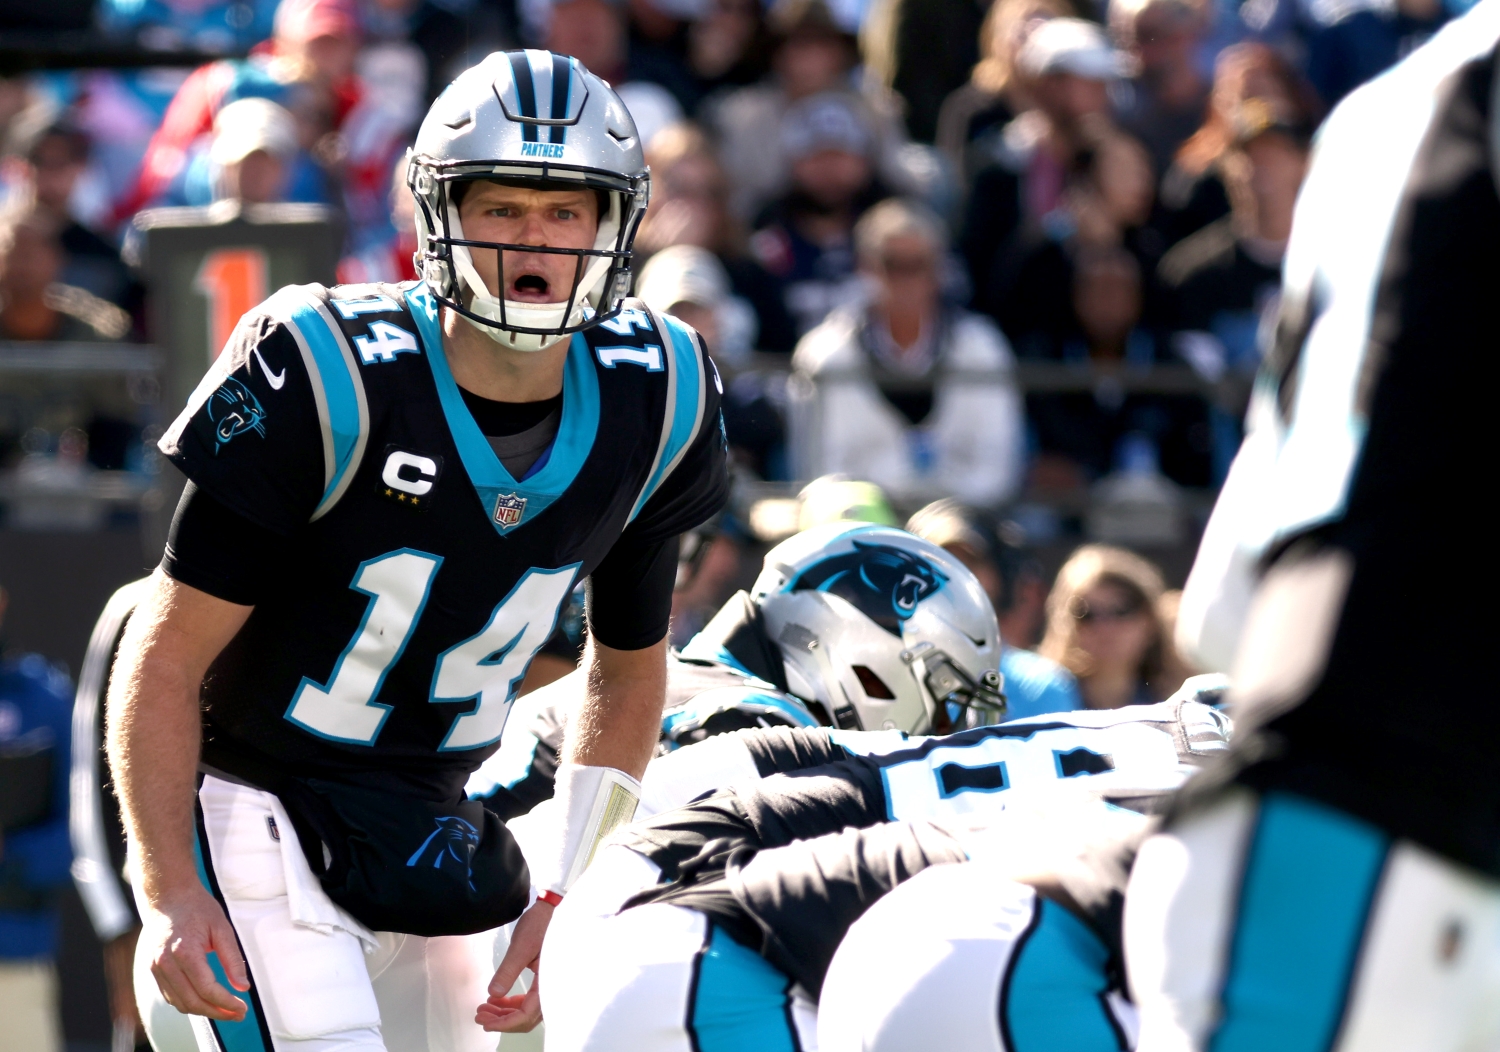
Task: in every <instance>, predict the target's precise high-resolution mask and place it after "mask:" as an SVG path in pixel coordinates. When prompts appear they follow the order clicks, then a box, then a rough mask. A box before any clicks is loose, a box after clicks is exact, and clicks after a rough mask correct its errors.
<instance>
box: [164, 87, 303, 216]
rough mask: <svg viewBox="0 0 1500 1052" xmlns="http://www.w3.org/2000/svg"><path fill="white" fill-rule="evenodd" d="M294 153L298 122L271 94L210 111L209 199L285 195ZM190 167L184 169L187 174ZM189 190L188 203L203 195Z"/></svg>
mask: <svg viewBox="0 0 1500 1052" xmlns="http://www.w3.org/2000/svg"><path fill="white" fill-rule="evenodd" d="M296 157H297V122H296V120H295V119H294V118H293V117H292V115H291V114H290V113H288V112H287V111H286V110H285V109H283V108H282V107H280V106H278V105H276V103H274V102H272V101H271V100H270V99H255V98H251V99H240V100H239V101H238V102H231V103H230V104H229V105H228V106H225V107H224V108H223V109H222V110H220V111H219V112H218V113H217V114H215V116H214V133H213V140H212V142H211V143H210V145H209V148H208V150H207V152H206V154H205V160H206V162H207V171H206V173H205V174H206V180H205V181H206V182H207V183H208V184H209V185H208V191H209V200H212V201H239V202H241V203H243V204H257V205H260V204H272V203H275V202H277V201H283V200H285V199H286V190H287V182H288V179H289V177H290V175H291V167H292V165H293V164H294V163H295V161H296ZM192 171H193V169H191V168H190V169H189V173H190V174H191V173H192ZM199 196H200V195H199V194H192V195H190V196H189V199H188V201H187V202H186V203H187V204H207V203H208V201H205V200H201V199H194V198H195V197H199Z"/></svg>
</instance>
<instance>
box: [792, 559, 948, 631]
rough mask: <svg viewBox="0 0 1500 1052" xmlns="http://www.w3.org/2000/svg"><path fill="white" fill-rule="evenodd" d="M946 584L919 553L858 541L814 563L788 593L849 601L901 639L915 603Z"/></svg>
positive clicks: (915, 606) (804, 571)
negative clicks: (848, 549) (827, 595)
mask: <svg viewBox="0 0 1500 1052" xmlns="http://www.w3.org/2000/svg"><path fill="white" fill-rule="evenodd" d="M947 583H948V577H947V575H946V574H944V573H943V572H942V571H941V570H939V569H938V568H937V567H935V566H933V565H932V564H931V563H930V562H928V561H927V560H926V559H923V558H922V557H921V556H919V555H913V554H912V553H911V552H908V551H904V550H903V549H901V548H897V547H895V546H893V545H889V544H873V543H870V542H867V541H855V542H854V551H852V552H847V553H845V554H843V555H833V556H829V557H828V558H827V559H824V560H822V561H821V562H817V563H814V564H813V565H812V566H809V567H808V568H807V569H806V570H803V571H802V573H800V574H799V575H797V578H796V579H795V580H793V581H792V583H791V585H790V586H789V589H788V590H789V591H793V592H800V591H803V590H804V589H813V590H815V591H819V592H828V593H830V594H832V595H836V596H838V597H839V598H841V599H847V600H848V601H849V602H851V603H853V604H854V606H855V607H856V608H857V609H859V610H860V612H862V613H863V614H865V615H866V616H867V617H869V618H870V620H872V621H874V622H875V623H876V624H877V625H879V626H880V627H881V628H883V629H885V630H886V631H887V632H890V633H892V634H894V635H898V636H899V635H900V634H901V624H902V622H904V621H905V620H906V619H907V618H909V617H911V615H912V614H914V613H916V611H917V604H918V603H920V602H921V601H922V600H923V599H926V598H927V597H928V596H929V595H932V594H934V593H935V592H937V591H938V589H940V588H942V587H943V585H945V584H947Z"/></svg>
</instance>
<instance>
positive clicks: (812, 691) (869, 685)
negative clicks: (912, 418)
mask: <svg viewBox="0 0 1500 1052" xmlns="http://www.w3.org/2000/svg"><path fill="white" fill-rule="evenodd" d="M999 651H1000V646H999V637H998V628H997V626H996V623H995V612H994V609H993V608H992V607H991V606H990V601H989V599H988V597H987V596H986V595H985V593H984V590H983V589H982V588H981V587H980V585H979V582H978V581H977V580H976V579H975V577H974V575H973V574H972V573H970V572H969V570H968V569H967V568H966V567H965V566H964V565H963V564H962V563H961V562H959V561H958V560H957V559H956V558H954V557H953V556H952V555H950V554H949V553H948V552H946V551H944V550H943V549H942V548H940V547H938V546H937V545H936V544H933V543H931V542H929V541H925V540H921V539H920V538H917V537H913V536H912V535H911V534H909V533H906V532H905V531H903V530H899V529H895V528H893V527H889V526H873V525H870V524H867V523H852V522H836V523H829V524H827V525H824V526H818V527H814V528H813V529H810V530H806V531H804V532H802V533H799V534H797V535H796V536H795V537H792V538H790V539H789V540H786V541H783V542H782V543H781V544H778V545H777V546H776V547H775V548H772V549H771V551H770V552H768V553H767V554H766V557H765V563H764V568H763V569H762V570H761V573H760V576H759V577H758V578H757V579H756V581H755V584H754V585H753V586H752V588H751V589H750V592H749V594H746V593H745V592H737V593H736V594H735V595H734V596H732V597H731V598H730V600H729V601H728V602H727V603H725V604H724V606H723V608H722V609H721V610H720V611H719V612H718V613H717V614H716V615H715V616H714V618H713V620H712V621H710V622H709V623H708V624H707V625H706V626H705V627H704V629H703V631H701V632H700V633H698V634H697V635H696V636H694V637H693V638H692V639H691V640H690V641H689V642H688V644H687V646H685V647H684V648H683V649H682V650H681V652H673V653H670V654H669V655H668V659H667V708H666V712H665V713H664V714H663V716H662V728H661V742H660V744H659V746H658V749H659V751H660V752H670V751H672V750H675V749H678V748H679V747H680V746H683V745H688V744H691V743H693V742H698V741H702V740H703V739H705V738H707V737H710V736H712V735H719V734H723V733H725V732H727V731H733V730H738V729H740V728H742V727H756V726H761V727H768V726H786V727H820V726H823V727H833V726H837V727H838V728H840V729H846V730H854V731H858V730H861V729H866V728H868V729H871V730H882V729H884V730H886V731H887V734H886V737H890V736H891V735H890V732H894V740H895V741H897V742H900V741H903V740H905V732H907V731H910V732H913V733H918V734H929V733H945V732H947V731H951V730H953V729H955V728H956V727H964V726H975V725H979V724H985V723H995V722H998V721H999V719H1000V718H1001V717H1002V716H1003V714H1004V711H1005V708H1004V705H1005V702H1004V696H1003V694H1002V693H1001V691H1000V675H999V672H998V670H997V667H996V662H997V659H998V654H999ZM583 686H584V679H583V675H582V673H576V674H573V675H570V676H568V677H566V678H565V679H564V680H561V681H559V682H556V683H553V684H549V685H548V686H547V687H545V688H543V689H542V690H539V691H536V692H534V693H532V694H530V695H528V696H527V697H526V698H524V699H522V700H521V701H519V702H518V703H517V706H516V710H515V711H514V712H513V713H512V715H511V721H512V726H515V727H516V728H517V730H518V731H519V730H520V729H521V728H522V727H528V728H529V729H530V731H531V733H530V734H529V735H528V734H520V733H516V734H513V735H511V736H508V737H507V738H506V739H505V741H504V742H503V743H502V744H501V746H500V750H499V752H497V753H496V754H495V755H494V756H493V757H491V758H490V759H489V760H486V761H485V763H484V765H483V766H482V767H481V768H480V769H479V770H478V771H476V772H475V773H474V775H473V777H471V778H470V779H469V785H468V794H469V796H470V797H474V798H480V799H484V800H485V801H486V802H487V804H488V806H489V807H490V808H491V809H492V810H495V811H496V812H497V813H499V814H500V815H501V816H502V817H506V818H509V817H512V816H515V815H519V814H523V813H525V812H526V811H528V810H530V808H531V807H532V806H534V805H535V804H536V803H537V802H538V801H540V800H544V799H546V798H547V797H548V796H550V795H551V783H552V777H553V775H552V772H553V769H554V767H555V766H556V758H557V755H558V751H559V749H561V747H562V743H563V738H564V723H565V719H566V716H567V714H568V712H569V711H571V710H574V709H576V707H577V700H578V698H579V697H581V695H582V691H583ZM693 756H694V757H695V758H696V760H697V763H698V764H699V765H701V766H703V768H704V771H705V773H706V774H709V775H710V776H712V775H713V774H714V772H716V771H718V770H719V769H720V768H722V767H723V765H725V764H728V765H730V766H731V767H732V768H733V769H735V770H739V771H745V770H748V769H750V767H749V766H748V765H749V763H750V760H749V757H748V755H747V754H745V753H744V751H743V750H742V749H736V748H734V747H732V746H731V747H730V748H729V751H728V752H727V753H724V754H718V753H715V754H710V753H706V752H702V751H700V752H697V753H694V754H693ZM673 769H674V770H675V769H676V768H675V767H674V768H673ZM715 784H725V783H722V782H718V783H715ZM642 807H643V808H645V809H646V810H645V812H644V813H654V812H655V811H656V810H659V809H660V805H659V804H654V803H652V802H651V801H649V800H645V799H643V801H642Z"/></svg>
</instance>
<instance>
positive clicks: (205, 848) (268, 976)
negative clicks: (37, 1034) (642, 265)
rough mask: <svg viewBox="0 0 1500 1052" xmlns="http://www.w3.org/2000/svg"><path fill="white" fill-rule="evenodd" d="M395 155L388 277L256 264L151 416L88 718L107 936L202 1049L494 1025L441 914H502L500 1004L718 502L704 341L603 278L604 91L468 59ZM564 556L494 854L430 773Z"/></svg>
mask: <svg viewBox="0 0 1500 1052" xmlns="http://www.w3.org/2000/svg"><path fill="white" fill-rule="evenodd" d="M408 171H409V176H408V178H409V183H410V185H411V187H412V191H413V193H414V195H415V197H416V201H417V235H418V241H419V253H420V258H419V259H418V261H417V262H418V266H419V270H420V272H421V273H422V275H423V280H422V281H419V282H416V283H411V284H407V285H402V286H393V285H363V286H346V287H340V288H335V289H325V288H322V287H320V286H300V287H291V288H287V289H283V290H282V291H281V292H279V293H278V294H277V295H275V296H273V297H272V298H271V299H270V300H268V301H267V302H266V303H265V304H263V305H262V306H261V307H260V308H258V309H257V310H256V311H254V312H252V313H251V314H249V315H247V316H246V317H245V318H244V319H243V320H242V321H241V323H240V325H239V327H238V329H237V330H236V332H235V335H234V337H233V338H232V339H231V341H230V344H229V345H228V346H227V347H226V348H225V350H224V352H223V353H222V354H221V355H220V357H219V359H218V361H217V362H216V363H215V365H214V366H213V368H212V369H211V370H210V372H209V374H208V375H207V376H206V377H205V379H204V381H203V382H202V383H201V384H200V385H199V388H198V390H197V391H196V392H195V393H194V396H193V398H192V399H191V401H190V403H189V405H188V408H187V410H186V411H184V413H183V414H182V416H181V417H180V418H179V419H178V420H177V422H176V423H175V424H174V425H173V426H172V428H171V429H170V430H169V431H168V433H167V435H166V436H165V437H164V439H163V440H162V449H163V451H164V452H165V453H166V454H167V455H168V456H169V457H170V458H171V460H172V461H173V462H174V463H175V464H177V465H178V466H179V467H180V468H181V469H182V470H183V471H184V472H185V473H186V474H187V475H188V477H189V479H190V480H191V484H190V485H189V487H188V489H187V491H186V492H185V493H184V496H183V500H182V503H181V505H180V506H179V508H178V511H177V515H176V518H175V519H174V523H173V529H172V534H171V538H170V540H169V545H168V550H167V553H166V556H165V558H164V559H163V562H162V566H161V567H160V569H159V570H158V572H157V574H156V575H155V577H154V579H153V582H152V584H151V586H150V592H149V594H148V595H147V596H146V598H145V599H144V600H143V602H142V605H141V607H140V609H139V611H138V613H137V616H135V617H133V618H132V619H131V621H130V623H129V626H128V629H127V633H126V637H125V639H124V640H123V642H122V644H121V650H120V658H119V667H118V668H117V671H116V674H115V676H114V678H113V680H112V684H111V692H110V693H111V697H110V701H109V716H110V735H109V737H110V742H109V745H110V757H111V762H112V765H113V768H114V775H115V779H116V782H117V785H118V787H119V790H120V794H121V798H122V801H123V806H124V810H125V815H126V819H127V823H128V827H129V832H130V838H131V841H132V849H133V851H132V854H133V865H134V867H135V871H136V880H135V890H136V893H137V895H138V898H139V900H140V904H141V913H142V917H143V922H144V932H143V934H142V936H141V939H140V951H139V952H140V953H141V954H143V955H145V956H146V958H147V959H148V960H149V962H150V967H151V970H152V972H153V974H154V975H155V977H156V980H157V983H158V984H159V986H160V988H161V991H162V993H163V995H164V996H165V997H166V999H167V1000H168V1001H169V1002H170V1003H171V1004H172V1005H173V1006H174V1007H176V1008H178V1009H179V1010H181V1011H184V1012H188V1013H193V1014H194V1017H195V1027H197V1030H198V1035H199V1043H200V1047H202V1048H203V1049H205V1050H207V1049H212V1048H219V1049H224V1048H234V1049H240V1048H246V1049H249V1048H256V1049H262V1048H263V1049H270V1048H275V1049H279V1050H287V1049H296V1050H298V1052H303V1050H305V1052H323V1050H333V1049H339V1050H356V1049H357V1050H361V1052H377V1050H386V1049H389V1050H392V1052H395V1050H403V1052H405V1050H412V1052H417V1050H426V1049H428V1048H443V1049H460V1050H468V1049H475V1050H478V1049H481V1048H485V1047H489V1048H492V1047H493V1040H494V1039H493V1038H489V1039H487V1040H486V1038H485V1035H484V1033H483V1031H482V1030H481V1029H480V1027H478V1026H476V1025H474V1023H473V1018H474V1012H475V1005H476V1004H479V1003H480V1002H482V1001H484V1000H485V996H486V992H487V983H489V972H490V969H491V967H492V962H491V961H490V958H489V954H490V949H489V948H490V945H491V940H489V939H487V938H485V937H483V936H473V935H471V934H470V933H475V932H479V931H481V930H484V929H490V928H494V927H496V926H498V925H500V924H503V923H506V922H508V921H511V920H513V919H514V918H515V917H516V916H517V915H518V914H520V913H521V912H522V911H523V910H526V911H527V912H526V915H525V916H524V917H522V918H521V921H520V923H519V925H518V927H517V931H516V935H515V937H514V939H513V940H512V943H511V946H510V950H509V953H508V954H507V956H506V958H505V959H504V961H503V962H502V963H501V965H500V968H499V971H498V972H497V973H496V975H495V978H494V980H493V983H492V984H490V985H488V990H489V991H492V992H493V994H494V995H495V996H493V997H492V998H491V1002H490V1003H489V1004H488V1005H487V1006H486V1011H487V1012H488V1014H489V1018H490V1019H491V1021H498V1025H499V1026H500V1027H501V1028H502V1029H529V1028H530V1027H531V1026H534V1025H535V1022H536V1020H537V1018H538V1016H537V995H536V992H535V987H533V991H532V993H531V994H529V995H527V997H525V998H522V999H515V1000H512V999H508V998H506V997H504V996H501V995H504V994H505V993H506V991H507V990H508V989H509V988H510V986H511V984H512V982H513V981H514V980H515V978H516V977H517V976H518V975H519V973H520V971H521V970H522V968H523V967H527V966H531V965H533V964H534V962H535V959H536V957H537V955H538V953H539V950H540V946H541V941H542V935H543V933H544V932H545V930H546V927H547V923H548V921H549V919H550V916H551V912H552V909H553V907H554V905H555V904H556V903H557V902H559V901H561V893H562V892H564V891H565V890H566V888H567V886H568V882H569V881H570V879H572V878H574V877H576V875H577V872H578V866H577V865H576V862H577V861H578V860H579V859H580V858H587V857H588V855H589V853H590V852H591V849H592V845H593V843H594V842H595V841H596V840H597V838H598V837H599V836H600V835H602V831H605V830H607V828H609V826H610V825H611V824H613V823H616V822H618V821H620V820H621V819H624V818H628V817H629V814H630V811H631V810H632V809H633V806H634V798H635V797H636V796H637V795H638V791H639V786H638V782H637V781H636V779H637V778H638V777H639V776H640V774H641V773H642V772H643V771H644V769H645V766H646V761H647V760H648V758H649V757H650V755H651V750H652V746H653V745H654V743H655V741H656V737H657V727H658V723H659V719H660V711H661V705H662V691H663V680H664V667H663V656H664V654H665V649H666V646H665V642H664V637H665V634H666V628H667V617H668V613H669V610H670V596H671V588H672V582H673V575H674V569H675V561H676V560H675V552H676V541H675V537H676V536H677V534H679V533H680V532H682V531H683V530H686V529H688V528H691V527H692V526H694V525H696V524H698V523H699V522H701V521H703V520H704V519H706V518H707V517H709V516H710V515H711V514H713V513H714V512H715V511H716V510H717V509H718V508H719V507H720V506H721V505H722V503H723V500H724V497H725V490H726V485H727V483H726V470H725V450H724V446H723V438H722V430H721V426H720V424H719V411H718V405H719V394H718V380H717V376H716V374H715V372H714V370H713V366H712V364H711V363H710V362H709V360H708V358H707V356H706V354H705V353H704V351H703V349H702V346H701V345H700V343H699V341H698V339H697V337H696V334H694V333H692V332H691V330H688V329H686V328H685V327H683V326H682V325H680V324H679V323H677V322H675V321H673V320H669V319H665V318H663V317H662V316H660V315H656V314H653V313H652V312H650V311H649V310H647V309H646V308H645V307H644V306H643V305H641V304H639V303H638V302H634V301H626V300H625V294H626V291H627V290H628V289H629V287H630V273H629V266H630V260H631V245H632V242H633V239H634V234H635V230H636V226H637V224H638V223H639V220H640V217H641V215H642V214H643V212H644V210H645V207H646V204H647V199H648V195H649V174H648V172H647V170H646V169H645V166H644V164H643V161H642V155H641V143H640V141H639V139H638V138H637V134H636V129H635V126H634V124H633V122H632V121H631V118H630V116H629V114H628V112H627V111H626V110H625V107H624V105H623V104H622V103H621V102H620V100H619V98H618V97H617V96H616V95H615V94H614V92H613V91H612V90H611V89H610V88H609V86H608V85H607V84H605V83H604V82H603V81H602V80H600V79H598V78H597V77H595V76H594V75H593V74H591V73H589V72H588V71H587V70H586V69H584V68H583V66H582V65H581V64H579V63H578V62H577V61H576V60H573V59H569V58H566V57H563V56H559V55H553V54H550V53H547V52H541V51H525V52H519V51H518V52H509V53H504V54H494V55H491V56H489V58H487V59H486V60H484V61H483V62H482V63H480V64H479V65H478V66H475V67H474V68H472V69H470V70H468V71H466V72H465V73H464V74H462V75H461V76H460V77H459V78H458V80H456V81H455V82H454V83H453V84H452V85H450V87H449V88H448V90H447V91H445V92H444V93H443V95H442V96H441V97H440V98H439V99H438V101H437V102H435V103H434V104H433V107H432V110H431V111H430V112H429V114H428V116H427V118H426V120H425V121H424V123H423V125H422V128H421V130H420V132H419V133H418V137H417V142H416V146H415V148H414V151H413V155H412V158H411V161H410V165H409V169H408ZM584 577H588V578H589V579H590V588H591V594H590V611H589V616H590V628H591V634H592V637H593V638H592V641H591V646H590V649H589V653H588V656H587V658H586V661H587V664H588V669H589V691H588V694H587V697H586V698H585V701H584V704H583V706H582V709H581V711H580V712H579V714H578V716H577V719H576V722H575V725H574V728H573V733H572V734H571V735H570V738H569V742H568V749H567V752H566V754H565V755H564V756H563V757H562V759H563V761H564V762H563V764H562V765H561V767H560V769H559V772H558V785H557V797H558V802H559V805H560V807H559V808H558V813H559V815H560V821H559V822H558V825H557V827H556V828H554V829H553V830H552V833H551V836H552V839H551V842H550V844H549V847H548V849H547V850H545V851H543V852H541V853H539V854H538V855H537V856H535V857H533V858H532V869H531V873H530V879H529V880H528V873H527V868H526V864H525V862H524V861H522V859H521V857H520V854H519V851H518V849H517V848H516V845H515V843H514V841H513V840H512V839H511V838H510V835H509V833H508V832H507V831H506V829H505V828H504V826H503V825H501V824H500V822H499V820H498V819H496V818H495V817H494V816H493V815H490V816H486V814H485V812H484V811H483V810H482V808H481V807H480V805H479V804H478V803H476V802H473V801H465V799H464V795H463V786H464V782H465V779H466V777H467V775H468V774H469V772H471V771H472V770H473V769H474V768H475V767H477V766H478V764H479V763H480V762H481V761H482V760H483V759H484V758H485V757H486V756H487V755H489V753H490V752H491V751H493V749H494V747H495V743H496V742H497V741H498V740H499V738H500V735H501V731H502V728H503V727H504V724H505V719H506V714H507V711H508V709H509V705H510V700H511V698H512V696H513V694H514V692H515V690H516V689H517V687H518V686H519V684H520V683H521V680H522V678H523V676H524V675H525V672H526V668H527V665H528V664H529V662H530V659H531V657H532V655H533V654H534V653H535V652H536V651H537V650H538V649H539V648H540V647H541V645H542V644H543V643H544V642H545V640H546V639H547V637H548V635H549V634H550V633H551V631H552V629H553V626H554V624H555V621H556V618H557V615H558V611H559V608H560V607H561V605H562V604H563V602H564V601H565V600H566V599H567V597H568V595H569V593H570V592H571V591H572V588H573V585H574V582H575V581H576V580H578V579H581V578H584ZM200 698H201V716H200ZM200 757H201V763H200ZM195 786H196V793H195ZM532 888H535V890H536V892H538V893H540V896H541V901H536V900H535V899H533V898H532V895H531V889H532ZM242 950H243V955H242V953H241V951H242ZM228 987H232V988H233V990H234V991H236V992H238V994H239V996H235V993H232V992H231V991H230V989H228Z"/></svg>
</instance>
